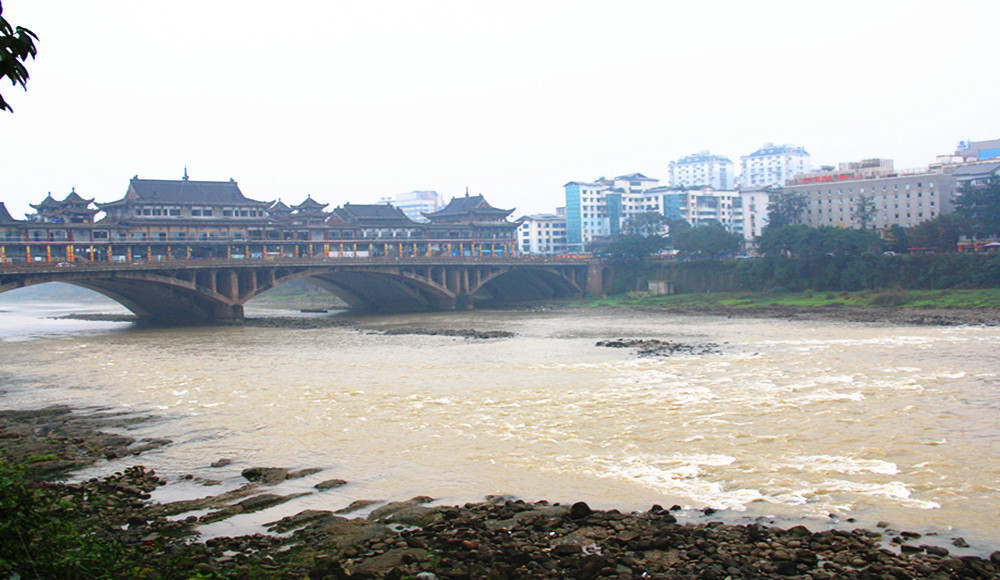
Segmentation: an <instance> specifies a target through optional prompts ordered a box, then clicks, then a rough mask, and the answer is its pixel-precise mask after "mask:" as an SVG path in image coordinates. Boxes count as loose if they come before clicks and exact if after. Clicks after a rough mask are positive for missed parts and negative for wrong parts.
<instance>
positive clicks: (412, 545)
mask: <svg viewBox="0 0 1000 580" xmlns="http://www.w3.org/2000/svg"><path fill="white" fill-rule="evenodd" d="M137 420H141V419H137V418H130V417H128V416H124V415H120V414H112V413H107V412H103V413H102V412H97V413H89V414H81V413H76V412H73V411H71V410H70V409H68V408H65V407H56V408H49V409H42V410H37V411H6V412H0V450H2V455H3V457H4V458H5V460H4V461H3V462H2V463H0V575H2V576H3V577H5V578H154V579H156V578H337V579H343V578H394V579H404V578H414V579H423V580H433V579H435V578H496V579H501V578H582V579H592V578H619V579H627V578H663V579H668V578H707V579H720V580H721V579H723V578H802V579H807V578H808V579H816V580H819V579H832V578H897V579H899V578H942V579H943V578H995V577H998V575H1000V552H995V553H993V555H992V556H991V557H990V558H988V559H984V558H979V557H974V556H961V555H953V554H952V553H951V550H949V549H948V548H946V547H943V546H941V545H940V544H936V543H923V540H922V539H921V537H920V534H917V533H911V532H907V531H905V530H895V529H893V528H892V526H891V525H890V524H889V523H879V526H878V527H879V529H878V530H863V529H855V530H844V529H828V530H823V531H819V532H813V531H810V530H809V529H807V528H805V527H803V526H794V527H791V528H789V529H782V528H779V527H775V526H767V525H760V524H758V523H752V524H748V525H732V524H723V523H721V522H718V521H713V520H712V514H713V511H712V510H710V509H705V510H703V511H702V512H700V513H698V514H697V516H696V517H691V516H687V517H685V516H683V515H681V514H678V513H677V510H678V509H679V508H677V507H676V506H674V507H673V508H670V509H664V508H663V507H661V506H651V507H650V509H649V510H648V511H645V512H641V513H628V514H626V513H620V512H618V511H616V510H608V511H594V510H591V509H590V507H588V506H587V505H586V504H584V503H582V502H578V503H575V504H572V505H559V504H549V503H548V502H544V501H540V502H534V503H527V502H524V501H522V500H518V499H515V498H511V497H488V498H486V500H485V501H483V502H480V503H471V504H466V505H464V506H435V505H430V504H431V502H432V501H433V500H432V498H428V497H416V498H413V499H412V500H409V501H405V502H395V503H389V504H385V505H379V504H380V503H381V502H365V501H359V502H356V503H355V504H352V505H351V506H349V507H348V508H346V509H344V510H341V511H340V512H336V513H335V512H331V511H321V510H307V511H304V512H301V513H299V514H297V515H294V516H291V517H285V518H282V519H280V520H278V521H275V522H271V523H270V524H268V529H269V531H270V533H268V534H254V535H250V536H239V537H232V538H230V537H224V538H212V539H209V540H207V541H200V540H199V538H198V536H197V532H196V526H197V524H199V523H208V522H212V521H218V520H220V519H225V518H228V517H231V516H233V515H236V514H241V513H251V512H254V511H259V510H262V509H265V508H267V507H271V506H274V505H277V504H280V503H282V502H284V501H287V500H288V499H291V497H294V496H281V495H277V494H274V493H270V492H268V487H269V486H271V485H274V484H276V483H279V482H281V481H284V480H286V479H291V478H296V477H300V476H302V475H305V474H312V473H316V472H317V470H310V469H306V470H299V471H291V470H289V469H283V468H273V467H271V468H249V469H245V470H243V477H244V478H245V479H246V483H245V485H243V486H242V487H240V488H238V489H236V490H233V491H230V492H226V493H223V494H219V495H217V496H209V497H206V498H203V499H198V500H184V501H178V502H172V503H167V504H158V503H156V502H153V501H151V499H150V497H151V496H150V493H151V492H152V491H153V490H155V489H156V488H157V487H159V486H162V485H166V484H167V481H166V480H164V479H161V478H159V477H158V476H157V475H156V473H154V472H152V471H147V470H146V469H144V468H143V467H141V466H135V467H131V468H129V469H125V470H124V471H121V472H117V473H114V474H113V475H110V476H107V477H104V478H94V479H90V480H88V481H81V482H78V483H59V482H54V481H51V478H52V477H59V476H62V475H64V474H65V473H66V472H67V470H70V469H75V468H78V467H80V466H81V465H84V464H87V463H90V462H94V461H97V460H99V459H101V458H104V457H122V456H127V455H135V454H139V453H142V452H143V451H145V450H148V449H152V448H155V447H156V446H160V445H165V444H167V443H169V442H166V441H139V442H136V441H133V440H131V439H130V438H128V437H126V436H123V435H115V434H109V433H106V432H103V431H101V430H100V428H101V427H102V426H103V427H104V428H108V427H110V428H115V427H119V428H120V427H122V426H123V425H127V424H128V423H130V422H134V421H137ZM216 464H217V465H223V464H225V461H224V460H220V461H218V462H216ZM342 485H349V482H345V481H342V480H327V481H324V482H322V483H319V484H317V485H316V486H315V487H316V489H317V493H322V491H323V490H325V489H330V488H335V487H339V486H342ZM373 505H379V507H377V508H376V509H374V510H372V511H371V512H370V514H369V515H368V516H367V517H351V513H353V512H358V511H360V510H362V509H364V508H370V507H372V506H373ZM195 513H201V514H203V515H200V516H197V515H194V514H195ZM679 518H685V519H687V520H688V521H685V522H682V521H681V520H680V519H679ZM952 544H953V546H954V547H953V548H952V550H957V551H958V552H959V553H960V551H961V549H962V548H963V547H964V546H965V545H966V544H965V543H964V541H963V540H962V539H961V538H955V539H953V541H952Z"/></svg>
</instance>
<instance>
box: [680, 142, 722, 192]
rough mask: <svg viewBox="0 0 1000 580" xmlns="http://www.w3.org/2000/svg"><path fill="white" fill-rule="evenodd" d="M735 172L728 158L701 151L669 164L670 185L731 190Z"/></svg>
mask: <svg viewBox="0 0 1000 580" xmlns="http://www.w3.org/2000/svg"><path fill="white" fill-rule="evenodd" d="M735 184H736V172H735V166H734V165H733V162H732V161H730V160H729V158H728V157H723V156H721V155H713V154H712V153H709V152H708V151H702V152H700V153H695V154H693V155H688V156H687V157H681V158H680V159H678V160H677V161H671V162H670V185H671V186H672V187H677V186H680V185H683V186H684V187H712V188H714V189H720V190H727V189H733V187H734V186H735Z"/></svg>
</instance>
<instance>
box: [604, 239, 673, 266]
mask: <svg viewBox="0 0 1000 580" xmlns="http://www.w3.org/2000/svg"><path fill="white" fill-rule="evenodd" d="M665 247H667V240H666V238H664V237H663V236H660V235H651V236H644V235H642V234H623V235H620V236H618V237H617V238H615V240H614V241H612V242H611V243H610V244H608V246H607V247H606V249H605V251H606V252H607V253H609V254H611V255H612V256H613V257H615V258H617V259H619V260H641V259H643V258H645V257H647V256H650V255H652V254H655V253H656V252H659V251H660V250H662V249H663V248H665Z"/></svg>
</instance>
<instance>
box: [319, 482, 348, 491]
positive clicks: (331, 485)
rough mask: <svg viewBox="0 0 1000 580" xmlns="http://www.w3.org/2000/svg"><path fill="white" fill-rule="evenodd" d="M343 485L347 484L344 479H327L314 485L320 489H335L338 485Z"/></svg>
mask: <svg viewBox="0 0 1000 580" xmlns="http://www.w3.org/2000/svg"><path fill="white" fill-rule="evenodd" d="M342 485H347V482H346V481H344V480H343V479H327V480H325V481H321V482H319V483H317V484H316V485H314V486H313V487H314V488H316V489H319V490H324V489H333V488H336V487H340V486H342Z"/></svg>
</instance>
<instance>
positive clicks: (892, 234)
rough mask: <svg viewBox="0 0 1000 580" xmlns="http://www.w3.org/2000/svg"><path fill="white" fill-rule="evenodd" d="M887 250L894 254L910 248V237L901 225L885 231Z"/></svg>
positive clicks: (893, 225)
mask: <svg viewBox="0 0 1000 580" xmlns="http://www.w3.org/2000/svg"><path fill="white" fill-rule="evenodd" d="M883 241H884V243H885V249H887V250H892V251H893V252H899V253H902V252H905V251H906V250H907V248H909V247H910V237H909V235H908V234H907V233H906V228H904V227H903V226H901V225H899V224H892V225H891V226H889V227H888V229H886V230H885V238H884V239H883Z"/></svg>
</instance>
